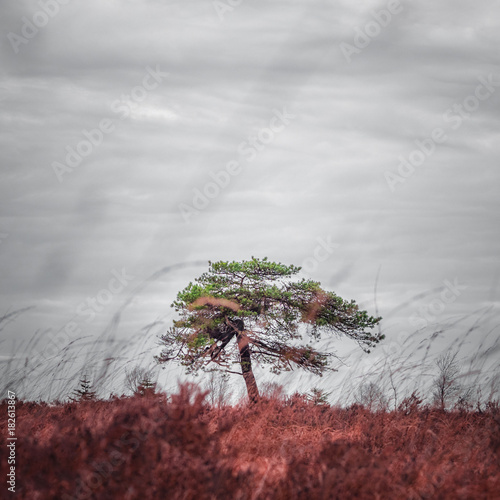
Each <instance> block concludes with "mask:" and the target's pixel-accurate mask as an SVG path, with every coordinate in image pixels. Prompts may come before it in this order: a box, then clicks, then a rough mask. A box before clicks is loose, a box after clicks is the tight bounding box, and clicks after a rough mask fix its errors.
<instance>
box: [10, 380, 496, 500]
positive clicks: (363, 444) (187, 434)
mask: <svg viewBox="0 0 500 500" xmlns="http://www.w3.org/2000/svg"><path fill="white" fill-rule="evenodd" d="M5 406H6V405H5V404H2V405H1V406H0V412H1V416H0V427H1V429H0V435H1V448H2V450H5V449H6V436H7V429H6V427H7V420H6V413H7V411H6V408H5ZM16 435H17V437H18V440H17V445H16V453H17V455H16V492H15V494H12V493H10V492H9V491H7V484H6V482H5V484H4V485H3V486H2V494H1V495H0V496H2V498H10V497H12V498H20V499H26V500H37V499H40V500H42V499H58V500H69V499H120V500H126V499H135V498H141V499H186V500H187V499H217V500H218V499H231V500H237V499H242V500H244V499H245V500H246V499H248V500H257V499H279V500H292V499H330V498H331V499H335V498H338V499H350V498H358V499H365V498H366V499H372V498H373V499H393V498H394V499H422V498H429V499H496V498H500V412H499V411H498V406H497V405H490V406H489V408H486V409H485V410H484V411H475V412H458V411H457V412H444V411H440V410H436V409H428V408H421V409H419V408H416V407H414V408H410V409H408V410H407V411H405V412H403V411H393V412H378V413H373V412H369V411H368V410H366V409H364V408H362V407H351V408H348V409H340V408H330V407H328V406H317V405H314V404H312V403H311V402H308V401H307V400H306V399H305V398H303V397H300V396H295V397H292V398H289V399H287V400H286V401H269V400H265V401H263V402H261V403H259V404H258V405H255V406H251V407H249V406H243V405H242V406H236V407H227V408H224V409H215V408H211V407H209V406H208V405H206V404H205V403H204V396H203V394H200V393H199V392H197V391H196V390H195V389H193V388H190V387H188V386H184V387H182V388H181V389H180V392H179V394H177V395H174V396H172V397H170V398H169V400H168V401H167V400H166V398H165V397H162V396H155V397H149V398H145V397H143V398H141V397H133V398H125V397H124V398H119V399H114V400H111V401H95V402H82V403H67V404H60V405H55V406H54V405H51V406H49V405H46V404H43V403H42V404H38V403H22V402H19V403H18V404H17V410H16ZM2 456H4V451H2ZM6 473H7V464H6V460H4V459H3V458H2V460H1V474H2V477H3V478H5V477H6ZM4 492H5V494H7V495H8V496H4V495H5V494H4Z"/></svg>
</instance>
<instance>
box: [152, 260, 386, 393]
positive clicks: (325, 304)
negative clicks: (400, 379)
mask: <svg viewBox="0 0 500 500" xmlns="http://www.w3.org/2000/svg"><path fill="white" fill-rule="evenodd" d="M300 269H301V268H300V267H296V266H293V265H291V266H286V265H283V264H280V263H275V262H269V261H268V260H267V258H264V259H257V258H255V257H252V259H251V260H249V261H242V262H214V263H212V262H209V270H208V272H206V273H204V274H202V275H201V276H200V277H199V278H198V279H196V280H195V283H194V284H193V283H189V285H188V286H187V287H186V288H185V289H184V290H182V291H181V292H179V293H178V294H177V300H175V301H174V302H173V304H172V307H174V308H175V310H176V311H177V312H179V313H180V319H179V320H176V321H174V323H173V326H172V327H171V328H170V329H169V330H168V331H167V333H165V334H164V335H162V336H161V337H160V345H162V346H163V350H162V352H161V354H160V355H158V356H156V360H157V361H158V362H159V363H165V362H167V361H170V360H176V361H179V362H180V363H181V364H182V365H184V366H186V367H187V369H188V372H197V371H198V370H200V369H202V370H204V369H205V368H207V367H208V365H209V364H210V363H216V364H218V365H219V366H220V367H221V368H223V369H225V370H227V371H232V370H231V368H232V365H233V364H234V363H238V364H239V365H240V366H241V375H243V378H244V380H245V383H246V387H247V392H248V396H249V398H250V400H251V401H256V400H258V398H259V391H258V388H257V383H256V381H255V377H254V374H253V370H252V361H256V362H263V363H267V364H270V365H271V371H272V372H273V373H280V372H281V371H288V370H291V369H293V367H294V365H295V366H298V367H300V368H303V369H305V370H308V371H310V372H312V373H315V374H318V375H322V373H323V372H324V371H325V370H327V369H331V367H330V366H329V361H330V359H331V358H332V357H333V356H334V355H333V354H332V353H328V352H320V351H318V350H316V349H315V348H314V347H313V346H312V345H310V344H304V343H303V340H302V338H303V333H304V332H303V331H300V330H299V327H300V325H301V324H303V325H306V326H307V328H306V332H307V334H308V335H309V337H310V338H312V339H320V338H321V335H322V333H326V334H334V335H335V334H336V335H345V336H346V337H349V338H351V339H353V340H355V341H356V342H357V343H358V344H359V345H360V347H361V348H362V349H363V350H364V351H366V352H370V351H369V349H370V348H371V347H374V346H375V345H376V344H377V343H378V342H379V341H380V340H382V339H383V335H381V334H380V333H372V332H370V330H371V329H373V327H374V326H376V325H377V324H378V323H379V321H380V320H381V319H382V318H379V317H372V316H369V315H368V313H367V312H366V311H360V310H359V308H358V306H357V305H356V303H355V302H354V301H353V300H351V301H350V302H348V301H346V300H344V299H342V298H341V297H339V296H337V295H336V294H335V293H334V292H327V291H325V290H323V289H322V288H321V287H320V283H318V282H316V281H312V280H306V279H304V278H302V279H301V280H295V281H294V280H293V279H292V277H293V276H294V275H296V274H297V273H298V272H299V271H300ZM233 339H234V340H235V342H231V341H232V340H233Z"/></svg>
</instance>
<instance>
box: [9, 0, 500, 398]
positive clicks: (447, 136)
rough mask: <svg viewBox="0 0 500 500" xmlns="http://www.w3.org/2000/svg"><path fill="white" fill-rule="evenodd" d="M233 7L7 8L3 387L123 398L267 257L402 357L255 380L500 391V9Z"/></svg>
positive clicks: (168, 383)
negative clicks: (220, 270)
mask: <svg viewBox="0 0 500 500" xmlns="http://www.w3.org/2000/svg"><path fill="white" fill-rule="evenodd" d="M234 3H236V2H232V3H230V2H229V1H227V2H225V1H220V2H217V1H214V2H211V1H201V0H196V1H193V2H189V3H186V2H174V1H172V2H160V1H153V0H151V1H145V0H144V1H133V0H129V1H123V2H104V3H103V2H98V1H97V0H89V1H86V2H77V1H74V2H62V1H61V0H46V1H45V2H43V1H42V2H35V1H18V2H8V3H5V4H4V5H3V6H2V16H1V20H0V30H1V32H0V54H1V58H2V64H1V66H0V68H1V69H0V74H1V83H0V109H1V114H0V123H1V135H0V141H1V142H0V146H1V147H0V165H1V182H0V275H1V280H0V317H3V320H2V322H1V323H0V328H1V335H2V338H1V340H2V341H1V343H0V350H1V354H0V356H1V357H0V361H1V366H2V367H3V368H2V369H3V374H2V381H4V380H5V381H6V382H5V383H11V381H16V380H21V378H22V384H23V385H22V388H18V390H17V391H16V392H19V393H20V395H21V396H22V394H23V393H24V394H26V396H27V397H28V396H33V397H56V396H59V395H61V396H62V395H64V393H65V391H66V392H67V388H68V386H69V385H71V384H72V385H74V384H75V377H76V380H77V379H78V374H79V373H81V370H82V369H83V368H85V367H87V368H89V369H92V371H93V373H94V376H95V377H96V379H99V377H101V380H102V381H104V380H105V381H106V383H105V384H104V382H103V386H102V387H103V388H104V387H105V388H106V390H107V391H108V392H109V391H114V392H118V393H121V392H122V391H123V388H122V387H123V374H124V370H125V369H127V368H128V367H133V366H134V365H135V364H136V363H139V364H145V365H148V364H152V357H153V355H154V354H157V353H158V352H159V347H157V345H156V344H157V336H158V335H159V334H161V333H162V331H164V330H165V329H166V328H168V326H169V325H170V324H171V321H172V320H173V319H174V317H175V316H174V314H173V310H172V309H170V307H169V306H170V304H171V302H172V301H173V300H174V298H175V295H176V293H177V291H179V290H181V289H182V288H184V287H185V286H186V285H187V284H188V283H189V282H190V281H192V280H194V279H195V278H196V277H197V276H199V275H200V274H201V273H202V272H204V271H206V269H207V267H208V261H209V260H211V261H218V260H244V259H250V258H251V256H256V257H264V256H267V257H268V258H269V260H272V261H279V262H282V263H284V264H295V265H300V266H302V268H303V269H302V274H301V276H304V277H306V278H311V279H315V280H317V281H320V282H321V284H322V285H323V287H324V288H326V289H328V290H333V291H335V292H336V293H337V294H338V295H340V296H341V297H343V298H345V299H355V300H356V301H357V303H358V304H359V305H360V307H361V308H363V309H366V310H367V311H368V312H369V313H370V314H373V315H375V314H377V315H380V316H383V318H384V319H383V321H382V323H381V328H382V330H383V332H384V333H385V334H386V340H385V341H384V342H383V343H381V344H380V346H378V347H377V349H375V350H374V352H373V353H371V354H369V355H366V354H364V353H363V352H362V351H361V350H360V349H359V348H358V347H357V346H356V345H355V344H353V343H352V342H349V341H347V340H345V339H344V340H342V339H331V340H329V339H326V340H325V341H324V344H323V345H324V346H325V348H328V349H331V350H335V352H337V353H338V354H339V356H340V357H341V358H342V359H343V360H344V363H340V362H339V364H338V366H337V368H338V370H339V371H338V372H337V373H333V374H330V375H328V376H325V377H323V378H322V379H318V378H316V377H311V376H310V375H307V374H304V373H301V372H300V371H296V372H293V373H291V374H285V375H284V376H282V377H281V378H279V377H275V376H273V375H270V374H268V373H267V372H266V371H265V370H264V371H263V372H257V376H258V379H257V381H258V383H259V382H260V383H263V382H265V381H267V382H269V381H278V382H279V383H283V384H285V386H286V388H287V390H290V391H291V390H295V389H297V390H301V391H306V390H309V389H310V388H311V387H312V386H318V387H322V388H325V389H328V390H332V391H334V392H335V393H336V394H337V395H338V397H341V395H342V394H344V395H345V394H346V392H348V391H347V389H346V388H347V386H348V385H349V384H354V385H355V384H356V383H357V381H358V380H364V379H366V378H367V377H368V378H369V377H375V379H377V380H379V379H380V377H381V375H380V374H381V373H384V371H385V372H387V370H388V369H389V368H390V369H392V370H394V372H395V373H396V376H397V377H399V384H400V385H401V386H402V387H403V386H405V384H406V385H408V386H415V385H417V386H418V387H419V388H421V389H425V387H427V386H428V383H429V382H430V381H431V379H432V366H433V363H434V362H435V358H436V357H437V356H439V355H440V354H441V353H442V352H445V351H454V352H455V351H457V352H458V353H459V358H460V360H461V364H462V367H463V371H464V373H469V377H471V380H472V379H473V380H475V381H477V382H481V383H482V384H483V385H484V386H485V387H486V386H489V385H491V384H493V383H495V381H496V380H497V379H498V374H499V372H500V366H499V362H498V347H499V330H498V312H499V292H498V281H499V277H500V268H499V264H498V255H499V253H500V252H499V250H500V248H499V247H500V238H499V231H498V213H499V208H500V206H499V205H500V202H499V197H498V192H499V187H500V170H499V169H498V159H499V153H500V141H499V140H498V139H499V122H500V72H499V62H500V55H499V53H498V47H499V44H500V31H499V29H498V28H499V21H498V19H500V16H499V14H500V2H499V1H496V0H488V1H485V2H482V3H480V4H478V5H475V4H471V3H470V2H465V1H456V0H453V1H452V0H446V1H442V2H439V3H438V4H436V3H434V2H431V1H430V0H422V1H419V2H416V3H410V2H403V1H401V2H398V1H395V0H391V1H389V2H380V1H363V2H356V1H355V2H353V1H336V2H327V1H325V0H318V1H314V0H313V1H307V2H306V1H304V0H302V1H299V0H298V1H293V2H289V1H287V2H283V1H271V2H269V1H266V2H264V1H253V2H245V1H243V2H240V3H239V5H233V4H234ZM182 373H183V372H182V370H180V369H178V368H176V367H173V366H170V365H169V366H167V367H166V369H165V370H163V371H161V372H159V375H158V376H159V381H160V382H161V384H162V385H163V386H164V387H166V388H171V387H174V386H175V385H176V383H177V377H179V376H182ZM21 375H22V376H21ZM380 380H381V379H380ZM380 383H381V384H382V385H383V384H385V382H383V381H381V382H380ZM346 384H347V385H346ZM488 384H489V385H488Z"/></svg>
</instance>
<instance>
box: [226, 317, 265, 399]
mask: <svg viewBox="0 0 500 500" xmlns="http://www.w3.org/2000/svg"><path fill="white" fill-rule="evenodd" d="M232 326H233V328H234V329H235V330H236V341H237V343H238V349H239V350H240V363H241V373H242V375H243V378H244V379H245V384H246V386H247V392H248V397H249V399H250V402H251V403H257V401H259V389H258V388H257V382H256V381H255V377H254V374H253V371H252V359H251V356H250V355H251V352H250V343H249V341H248V337H247V335H246V333H245V331H244V324H243V320H237V321H235V322H233V325H232Z"/></svg>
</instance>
